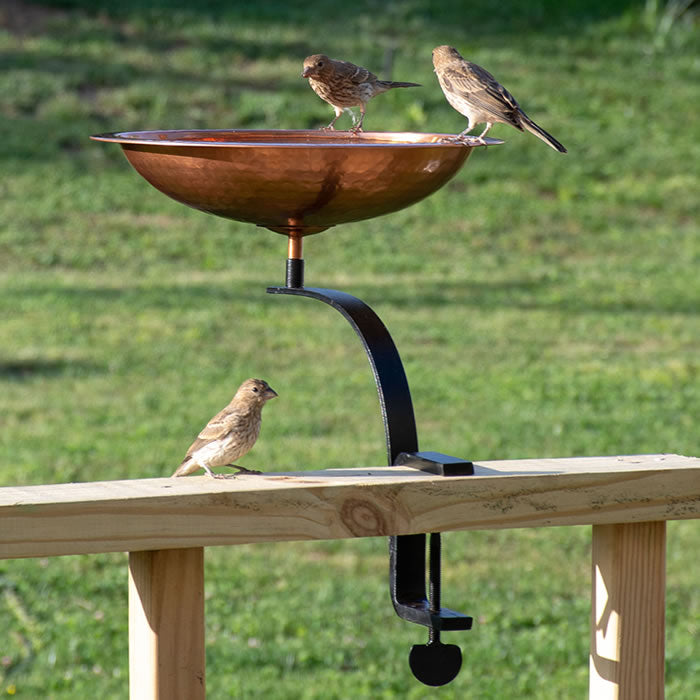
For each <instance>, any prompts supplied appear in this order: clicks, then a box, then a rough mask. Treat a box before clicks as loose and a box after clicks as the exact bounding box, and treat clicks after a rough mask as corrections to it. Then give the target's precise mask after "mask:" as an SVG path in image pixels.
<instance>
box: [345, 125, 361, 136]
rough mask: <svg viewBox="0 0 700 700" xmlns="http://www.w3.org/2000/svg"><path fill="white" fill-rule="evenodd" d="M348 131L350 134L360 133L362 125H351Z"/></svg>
mask: <svg viewBox="0 0 700 700" xmlns="http://www.w3.org/2000/svg"><path fill="white" fill-rule="evenodd" d="M348 131H349V132H350V133H351V134H361V133H362V127H361V126H353V127H351V128H350V129H348Z"/></svg>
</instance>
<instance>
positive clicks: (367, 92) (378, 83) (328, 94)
mask: <svg viewBox="0 0 700 700" xmlns="http://www.w3.org/2000/svg"><path fill="white" fill-rule="evenodd" d="M301 77H302V78H308V79H309V84H310V85H311V88H312V89H313V91H314V92H315V93H316V94H317V95H318V96H319V97H320V98H321V99H322V100H325V101H326V102H328V104H329V105H330V106H331V107H333V109H334V110H335V119H333V121H332V122H331V123H330V124H329V125H328V126H326V127H324V128H325V129H330V130H331V131H332V130H333V125H334V124H335V122H336V121H337V119H338V117H339V116H340V115H341V114H342V113H343V112H344V111H345V110H346V109H348V107H357V106H358V105H359V106H360V122H359V124H357V125H355V115H353V114H352V112H351V115H352V121H353V127H352V129H351V130H350V131H353V132H355V133H357V132H358V131H362V120H363V119H364V118H365V110H366V108H367V103H368V102H369V101H370V100H371V99H372V98H373V97H376V96H377V95H379V94H381V93H382V92H386V91H387V90H391V89H392V88H399V87H421V86H420V85H419V84H418V83H397V82H394V81H393V80H379V79H378V78H377V76H376V75H374V73H370V72H369V71H368V70H367V69H366V68H361V67H360V66H356V65H355V64H354V63H348V62H347V61H336V60H334V59H332V58H328V56H325V55H324V54H322V53H317V54H315V55H313V56H308V57H307V58H305V59H304V71H303V73H302V74H301Z"/></svg>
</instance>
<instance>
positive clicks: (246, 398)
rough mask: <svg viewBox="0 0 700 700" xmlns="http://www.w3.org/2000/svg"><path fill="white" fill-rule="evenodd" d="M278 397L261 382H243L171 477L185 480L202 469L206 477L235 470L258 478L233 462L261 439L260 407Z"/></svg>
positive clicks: (201, 433)
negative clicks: (215, 469)
mask: <svg viewBox="0 0 700 700" xmlns="http://www.w3.org/2000/svg"><path fill="white" fill-rule="evenodd" d="M275 396H277V392H275V391H274V390H273V389H271V388H270V386H269V384H268V383H267V382H265V381H263V380H262V379H246V380H245V381H244V382H243V384H241V385H240V386H239V387H238V391H236V393H235V395H234V397H233V398H232V399H231V402H230V403H229V404H228V406H226V408H224V409H223V410H221V411H219V413H217V414H216V415H215V416H214V417H213V418H212V419H211V420H210V421H209V422H208V423H207V424H206V425H205V426H204V428H203V429H202V431H201V432H200V433H199V435H198V436H197V439H196V440H195V441H194V442H193V443H192V444H191V445H190V448H189V449H188V450H187V454H186V455H185V459H183V460H182V463H181V464H180V466H179V467H178V468H177V469H176V470H175V472H174V473H173V476H186V475H187V474H192V472H196V471H197V470H198V469H204V471H205V472H206V473H207V474H209V476H211V477H214V478H223V477H224V475H223V474H215V473H214V472H213V471H212V467H224V466H226V467H234V468H236V469H238V470H239V473H241V472H243V473H249V474H250V473H252V474H259V473H260V472H255V471H252V470H250V469H246V468H245V467H239V466H238V465H236V464H233V462H234V461H235V460H237V459H240V458H241V457H243V455H245V454H246V453H247V452H249V451H250V450H251V448H252V447H253V445H254V444H255V441H256V440H257V439H258V435H260V424H261V422H262V409H263V406H264V405H265V404H266V403H267V402H268V401H269V400H270V399H274V398H275Z"/></svg>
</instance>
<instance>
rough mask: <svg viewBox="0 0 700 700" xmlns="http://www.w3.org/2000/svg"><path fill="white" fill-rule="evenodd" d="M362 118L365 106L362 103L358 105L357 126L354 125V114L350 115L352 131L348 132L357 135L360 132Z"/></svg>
mask: <svg viewBox="0 0 700 700" xmlns="http://www.w3.org/2000/svg"><path fill="white" fill-rule="evenodd" d="M351 114H352V112H351ZM364 118H365V105H364V103H363V104H361V105H360V121H359V122H358V123H357V124H355V115H354V114H353V115H352V122H353V126H352V129H350V131H352V133H353V134H359V133H360V132H361V131H362V121H363V120H364Z"/></svg>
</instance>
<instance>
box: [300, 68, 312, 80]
mask: <svg viewBox="0 0 700 700" xmlns="http://www.w3.org/2000/svg"><path fill="white" fill-rule="evenodd" d="M310 76H311V68H304V72H303V73H302V74H301V77H302V78H309V77H310Z"/></svg>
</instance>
